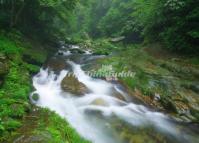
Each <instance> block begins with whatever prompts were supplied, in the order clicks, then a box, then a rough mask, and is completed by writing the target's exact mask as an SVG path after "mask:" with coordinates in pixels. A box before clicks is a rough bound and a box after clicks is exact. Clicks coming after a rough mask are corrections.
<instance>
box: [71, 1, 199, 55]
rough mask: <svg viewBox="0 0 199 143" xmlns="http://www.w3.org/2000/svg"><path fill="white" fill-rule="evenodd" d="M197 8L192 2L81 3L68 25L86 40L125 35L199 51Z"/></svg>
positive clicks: (128, 38) (168, 46) (170, 46)
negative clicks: (89, 37)
mask: <svg viewBox="0 0 199 143" xmlns="http://www.w3.org/2000/svg"><path fill="white" fill-rule="evenodd" d="M198 11H199V7H198V2H196V1H194V0H163V1H160V0H152V1H151V0H150V1H149V0H95V1H92V0H90V1H89V0H88V1H84V0H81V1H80V3H78V5H77V8H76V11H75V13H74V15H75V16H74V18H73V20H71V21H70V22H71V26H73V27H72V28H73V29H74V30H75V32H74V33H77V32H79V34H80V35H81V36H82V37H84V38H86V37H88V35H89V36H91V37H93V38H102V37H118V36H125V37H126V38H125V40H126V42H130V43H132V42H140V41H142V40H143V39H144V40H145V41H146V42H160V43H162V44H163V45H164V46H165V47H167V48H169V49H171V50H173V51H177V52H184V53H188V52H190V53H191V52H192V53H193V52H198V39H199V29H198V20H199V13H198Z"/></svg>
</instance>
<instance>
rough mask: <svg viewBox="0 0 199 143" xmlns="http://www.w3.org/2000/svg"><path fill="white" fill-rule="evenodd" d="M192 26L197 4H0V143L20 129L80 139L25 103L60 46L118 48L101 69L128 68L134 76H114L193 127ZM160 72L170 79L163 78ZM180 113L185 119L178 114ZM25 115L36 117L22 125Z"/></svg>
mask: <svg viewBox="0 0 199 143" xmlns="http://www.w3.org/2000/svg"><path fill="white" fill-rule="evenodd" d="M198 22H199V2H198V1H196V0H0V142H1V141H6V140H7V139H8V137H9V136H10V135H12V137H13V136H15V135H17V134H19V133H20V132H21V131H23V129H24V128H26V127H29V128H32V129H31V130H30V132H28V134H31V135H36V136H37V135H38V134H42V133H44V132H46V131H47V132H48V133H49V134H50V135H51V136H52V138H47V139H46V138H45V139H44V140H43V141H44V142H70V143H73V142H74V143H80V142H87V141H84V139H82V138H81V137H79V135H78V134H77V133H76V132H75V131H74V130H73V129H71V127H70V126H69V125H68V123H67V122H65V120H63V119H62V118H60V117H59V116H58V115H56V114H55V113H52V112H50V111H48V110H45V109H38V110H39V111H38V112H36V113H35V112H33V109H34V108H35V107H33V106H32V105H31V104H30V103H29V99H28V95H29V93H30V92H31V90H32V85H31V76H32V75H33V74H35V73H37V72H38V70H39V67H40V66H41V65H42V64H43V63H44V62H45V60H46V58H47V56H48V54H49V53H50V52H51V50H52V47H53V48H54V49H53V51H54V50H55V47H57V45H58V43H59V41H66V42H72V43H78V44H80V45H82V46H85V45H86V46H85V47H89V48H91V49H92V50H93V54H94V55H99V54H103V55H109V54H110V53H111V52H113V51H116V50H117V54H116V55H114V56H110V57H108V58H105V59H102V60H101V61H100V64H111V65H113V68H114V70H118V71H120V70H123V69H124V67H125V68H126V69H125V70H132V71H134V70H135V72H136V73H137V76H136V78H134V79H132V78H124V79H120V80H121V82H123V83H124V85H126V86H128V88H130V89H131V90H132V91H134V93H137V94H139V95H140V94H141V95H144V96H141V98H147V100H148V102H149V103H151V102H152V101H151V100H152V99H153V98H154V96H155V95H156V94H157V93H159V94H160V96H161V101H160V103H159V102H158V103H157V104H161V105H158V106H160V107H162V106H163V108H166V109H168V108H169V109H168V110H171V112H172V113H173V112H174V113H178V114H179V116H181V115H182V116H186V117H187V120H192V121H197V122H198V120H199V115H198V108H196V107H198V106H195V107H194V106H193V105H192V101H191V102H190V101H188V100H189V99H188V97H187V96H186V95H187V92H188V93H189V95H190V96H192V95H193V97H196V96H195V95H197V94H198V87H196V86H195V85H194V83H195V82H198V70H197V69H198V63H199V62H198V61H199V60H198V57H197V55H198V54H199V46H198V44H199V25H198ZM115 39H119V40H115ZM115 41H116V42H115ZM117 42H118V43H117ZM115 43H116V44H115ZM135 43H136V44H138V43H139V44H143V43H144V44H145V45H146V47H147V48H146V49H147V50H149V51H150V48H151V47H153V48H151V49H152V53H156V52H157V53H158V52H159V51H158V50H160V48H156V46H154V45H153V46H149V44H154V43H155V44H156V43H158V46H159V45H161V46H160V47H163V51H164V50H165V49H166V50H168V51H171V52H170V53H169V54H172V53H175V54H178V55H186V54H191V55H194V57H193V58H189V57H188V58H187V57H186V58H185V59H184V60H183V61H180V62H179V61H177V60H176V59H175V58H173V59H169V58H167V59H166V60H165V59H164V58H162V57H164V56H165V55H163V56H162V55H161V58H162V59H161V60H157V59H156V57H153V56H152V57H151V56H149V55H148V54H147V52H146V51H145V50H146V49H144V48H140V47H141V46H135V45H131V44H135ZM124 47H125V50H124ZM161 50H162V49H161ZM161 50H160V52H162V51H161ZM154 51H155V52H154ZM118 53H119V54H118ZM195 55H196V56H195ZM158 56H159V55H158ZM171 57H172V56H171ZM135 59H137V60H136V61H135ZM164 60H165V61H164ZM185 65H186V66H185ZM187 65H188V66H187ZM166 74H167V75H169V76H171V77H175V78H176V77H177V78H176V79H177V80H175V81H174V80H168V79H165V77H164V76H165V75H166ZM189 74H191V75H189ZM187 77H188V78H187ZM178 78H179V79H178ZM193 81H194V83H193ZM151 82H155V85H154V86H153V87H152V86H151V85H150V83H151ZM156 82H157V83H156ZM165 82H166V83H168V84H166V83H165ZM171 86H172V88H171ZM179 87H180V88H179ZM177 88H179V90H180V91H182V92H178V91H179V90H178V89H177ZM135 95H136V94H135ZM175 100H176V101H175ZM196 101H197V100H196ZM197 102H198V101H197ZM179 103H180V106H179V107H178V104H179ZM153 104H156V102H155V103H153ZM197 105H198V104H197ZM181 106H183V107H181ZM185 107H186V108H185ZM184 108H185V109H187V108H188V109H189V113H190V114H189V115H186V114H184V113H181V112H183V111H182V110H184ZM181 109H182V110H181ZM42 114H43V115H46V118H44V117H43V116H42ZM28 115H31V116H32V115H33V116H36V117H37V120H35V122H34V123H35V124H37V123H36V121H37V122H38V124H37V125H36V126H34V127H32V126H28V125H27V122H30V119H28V118H26V117H27V116H28ZM190 115H191V116H190ZM192 116H194V118H192ZM32 120H34V119H32ZM46 121H48V122H46ZM26 125H27V126H26ZM18 128H20V129H19V130H17V129H18ZM25 131H26V130H25ZM10 139H11V142H12V138H10Z"/></svg>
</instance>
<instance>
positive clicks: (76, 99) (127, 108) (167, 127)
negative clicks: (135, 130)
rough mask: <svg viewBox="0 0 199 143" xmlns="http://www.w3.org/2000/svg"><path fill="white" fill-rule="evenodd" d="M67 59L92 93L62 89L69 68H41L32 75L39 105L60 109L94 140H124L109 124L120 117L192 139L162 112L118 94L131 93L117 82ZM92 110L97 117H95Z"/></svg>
mask: <svg viewBox="0 0 199 143" xmlns="http://www.w3.org/2000/svg"><path fill="white" fill-rule="evenodd" d="M73 48H77V47H73ZM68 63H69V64H70V65H71V66H72V70H73V72H74V74H75V76H76V77H77V79H78V80H79V81H80V82H82V83H83V84H85V85H86V87H87V88H88V89H89V90H90V93H86V94H85V95H82V96H74V95H72V94H70V93H68V92H64V91H63V90H62V89H61V81H62V80H63V79H64V77H65V76H66V75H67V73H68V72H69V71H67V70H62V71H61V72H60V73H59V74H58V75H57V74H55V73H54V72H53V71H49V70H48V69H41V70H40V72H39V73H38V74H37V75H36V76H34V78H33V85H34V87H35V91H34V92H33V93H32V95H33V94H34V93H36V94H38V95H39V99H38V101H37V102H35V104H36V105H37V106H40V107H47V108H49V109H51V110H53V111H55V112H57V113H58V114H59V115H60V116H62V117H63V118H65V119H66V120H67V121H68V122H69V123H70V124H71V125H72V126H73V127H74V128H75V129H76V130H77V132H79V133H80V135H82V136H83V137H85V138H86V139H88V140H91V141H92V142H93V143H120V142H122V141H120V140H119V139H118V138H117V135H114V134H113V133H112V129H111V128H109V126H110V124H111V123H110V122H109V120H110V119H111V118H118V119H119V120H121V121H122V122H125V123H126V124H129V125H130V126H132V127H138V126H143V127H144V126H152V127H154V128H155V129H156V130H157V131H158V132H161V133H163V134H166V135H168V136H172V137H173V138H175V139H176V140H177V141H179V142H181V141H182V140H184V142H186V141H187V140H189V136H188V135H185V134H183V133H182V132H180V131H179V130H178V129H177V126H176V125H175V124H174V123H172V122H170V119H169V117H167V116H166V115H164V114H163V113H159V112H154V111H151V110H150V109H148V108H147V107H145V106H143V105H138V104H135V103H133V102H126V101H125V100H121V99H119V98H117V97H115V96H114V94H113V89H115V91H116V92H118V93H119V94H121V95H122V96H123V97H124V99H126V100H128V94H127V93H125V92H124V91H122V90H120V89H119V88H117V86H116V85H115V84H112V83H109V82H106V81H104V80H101V79H94V78H91V77H89V76H88V75H86V74H85V72H84V71H83V70H82V69H81V65H78V64H75V63H74V62H72V61H68ZM96 100H100V101H103V104H93V103H94V102H95V101H96ZM90 114H93V115H92V116H96V117H95V118H92V116H91V115H90ZM95 114H96V115H95ZM99 115H100V117H98V116H99ZM101 118H102V119H101Z"/></svg>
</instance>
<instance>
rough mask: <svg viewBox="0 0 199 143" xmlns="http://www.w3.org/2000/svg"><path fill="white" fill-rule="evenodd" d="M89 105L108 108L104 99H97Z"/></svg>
mask: <svg viewBox="0 0 199 143" xmlns="http://www.w3.org/2000/svg"><path fill="white" fill-rule="evenodd" d="M91 105H98V106H108V103H107V102H106V101H105V100H104V99H102V98H98V99H95V100H94V101H93V102H91Z"/></svg>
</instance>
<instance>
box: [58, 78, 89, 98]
mask: <svg viewBox="0 0 199 143" xmlns="http://www.w3.org/2000/svg"><path fill="white" fill-rule="evenodd" d="M61 87H62V89H63V90H64V91H66V92H70V93H72V94H74V95H84V94H86V93H88V92H89V90H88V88H87V87H86V86H85V85H84V84H83V83H82V82H79V81H78V79H77V78H76V77H74V76H70V75H67V76H66V77H65V78H64V79H63V80H62V82H61Z"/></svg>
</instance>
